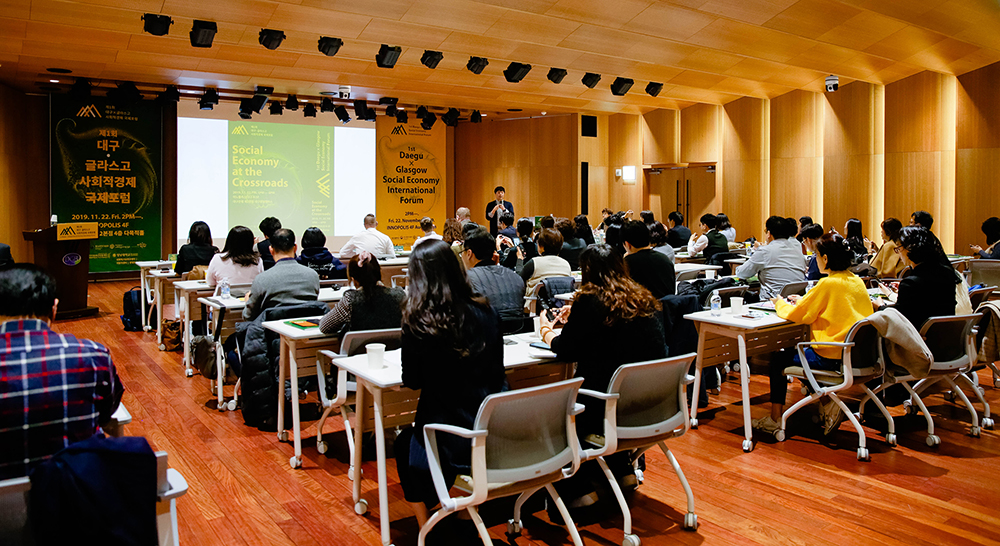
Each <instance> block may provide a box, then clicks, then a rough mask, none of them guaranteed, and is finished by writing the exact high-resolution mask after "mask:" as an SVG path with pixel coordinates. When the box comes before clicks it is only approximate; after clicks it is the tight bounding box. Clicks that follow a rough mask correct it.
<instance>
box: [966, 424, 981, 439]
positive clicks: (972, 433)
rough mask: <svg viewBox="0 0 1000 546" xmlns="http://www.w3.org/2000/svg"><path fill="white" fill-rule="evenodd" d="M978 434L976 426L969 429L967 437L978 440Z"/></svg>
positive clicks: (978, 429)
mask: <svg viewBox="0 0 1000 546" xmlns="http://www.w3.org/2000/svg"><path fill="white" fill-rule="evenodd" d="M980 432H981V430H980V428H979V427H977V426H973V427H969V436H972V437H973V438H979V434H980Z"/></svg>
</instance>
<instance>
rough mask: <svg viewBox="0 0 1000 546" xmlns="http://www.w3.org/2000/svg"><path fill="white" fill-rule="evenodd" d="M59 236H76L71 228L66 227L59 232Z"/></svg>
mask: <svg viewBox="0 0 1000 546" xmlns="http://www.w3.org/2000/svg"><path fill="white" fill-rule="evenodd" d="M59 235H76V230H75V229H73V226H66V227H64V228H63V230H62V231H60V232H59Z"/></svg>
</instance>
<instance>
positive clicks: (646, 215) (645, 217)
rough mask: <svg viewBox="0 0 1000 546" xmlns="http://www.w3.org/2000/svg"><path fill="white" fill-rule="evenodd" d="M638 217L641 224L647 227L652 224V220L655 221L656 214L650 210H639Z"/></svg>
mask: <svg viewBox="0 0 1000 546" xmlns="http://www.w3.org/2000/svg"><path fill="white" fill-rule="evenodd" d="M639 219H640V220H642V223H643V224H646V227H647V228H649V226H651V225H653V222H655V221H656V216H655V215H654V214H653V211H651V210H640V211H639Z"/></svg>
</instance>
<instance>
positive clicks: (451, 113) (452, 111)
mask: <svg viewBox="0 0 1000 546" xmlns="http://www.w3.org/2000/svg"><path fill="white" fill-rule="evenodd" d="M461 115H462V113H461V112H459V111H458V109H457V108H449V109H448V112H447V113H445V114H442V115H441V121H443V122H444V124H445V125H447V126H448V127H454V126H456V125H458V118H459V116H461Z"/></svg>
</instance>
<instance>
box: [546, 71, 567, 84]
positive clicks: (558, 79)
mask: <svg viewBox="0 0 1000 546" xmlns="http://www.w3.org/2000/svg"><path fill="white" fill-rule="evenodd" d="M565 77H566V70H565V69H563V68H550V69H549V75H548V78H549V81H550V82H552V83H562V81H563V78H565Z"/></svg>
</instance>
